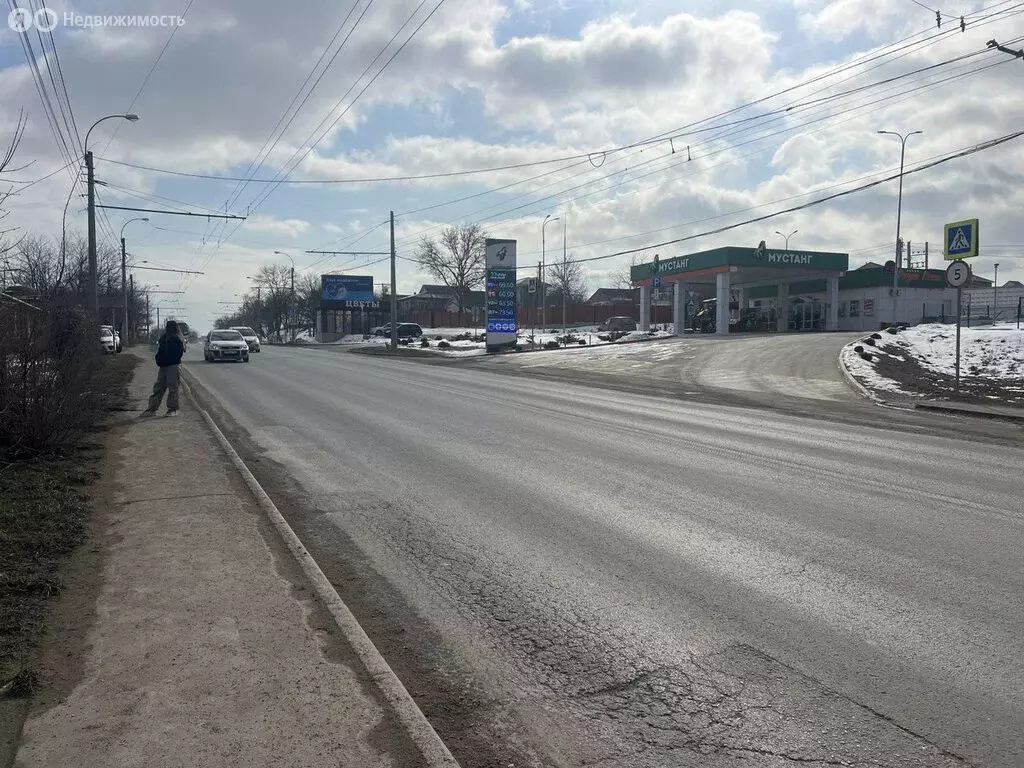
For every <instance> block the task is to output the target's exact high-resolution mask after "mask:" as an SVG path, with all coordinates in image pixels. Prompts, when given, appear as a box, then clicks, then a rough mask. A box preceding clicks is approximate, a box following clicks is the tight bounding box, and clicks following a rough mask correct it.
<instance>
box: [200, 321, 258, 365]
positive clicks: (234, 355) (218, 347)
mask: <svg viewBox="0 0 1024 768" xmlns="http://www.w3.org/2000/svg"><path fill="white" fill-rule="evenodd" d="M203 358H204V359H205V360H206V362H208V363H214V362H216V361H218V360H234V361H235V362H242V363H248V362H249V345H248V344H246V343H245V339H243V338H242V334H240V333H239V332H238V331H235V330H231V329H230V328H228V329H224V330H218V331H210V332H209V333H208V334H206V337H205V339H204V340H203Z"/></svg>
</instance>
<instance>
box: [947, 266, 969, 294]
mask: <svg viewBox="0 0 1024 768" xmlns="http://www.w3.org/2000/svg"><path fill="white" fill-rule="evenodd" d="M969 282H971V268H970V266H969V265H968V264H967V262H966V261H961V260H960V259H957V260H956V261H954V262H953V263H952V264H950V265H949V266H948V267H946V285H948V286H949V287H950V288H963V287H964V286H965V285H967V284H968V283H969Z"/></svg>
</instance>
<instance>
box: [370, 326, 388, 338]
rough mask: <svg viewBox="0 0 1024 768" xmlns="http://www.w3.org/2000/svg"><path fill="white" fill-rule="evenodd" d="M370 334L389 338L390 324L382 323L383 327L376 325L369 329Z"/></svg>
mask: <svg viewBox="0 0 1024 768" xmlns="http://www.w3.org/2000/svg"><path fill="white" fill-rule="evenodd" d="M370 333H371V334H372V335H374V336H390V335H391V323H384V325H378V326H377V327H376V328H371V329H370Z"/></svg>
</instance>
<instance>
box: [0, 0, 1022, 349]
mask: <svg viewBox="0 0 1024 768" xmlns="http://www.w3.org/2000/svg"><path fill="white" fill-rule="evenodd" d="M10 2H12V3H14V5H19V6H20V7H24V8H28V9H30V10H37V9H39V8H40V7H41V2H40V0H31V2H30V0H10ZM682 5H683V4H680V3H671V2H667V1H665V0H654V1H653V2H644V3H639V2H635V1H631V0H548V1H547V2H542V1H541V0H505V1H504V2H502V1H501V0H441V2H440V4H438V0H424V2H422V3H420V2H419V0H355V2H354V4H352V3H351V2H349V1H348V0H343V1H342V2H338V1H337V0H303V2H301V3H280V2H269V0H132V2H130V3H129V2H127V0H89V1H84V0H83V2H81V3H76V4H66V3H64V2H57V1H56V0H55V1H54V2H51V3H49V7H50V8H51V9H53V10H54V11H55V12H56V14H57V16H58V18H59V23H58V25H57V27H56V28H55V29H54V30H53V33H52V41H51V39H50V36H49V35H43V36H42V37H40V36H39V35H38V33H37V32H36V31H31V32H30V33H29V36H28V40H29V41H31V43H32V48H31V54H32V56H34V57H35V61H36V63H37V65H38V67H39V70H38V75H39V76H40V77H41V79H42V83H41V84H40V83H39V82H37V80H36V78H35V73H34V72H33V69H32V68H31V67H30V66H29V62H30V60H31V57H30V55H29V54H28V53H27V52H26V50H25V46H24V42H25V40H24V39H23V37H22V35H21V33H19V32H16V31H13V30H11V29H9V28H8V26H7V25H0V123H2V125H0V135H2V136H5V137H6V136H9V135H10V134H11V133H12V132H13V130H14V127H15V125H16V122H17V119H18V113H19V110H22V109H23V110H24V111H25V112H26V113H27V115H28V120H29V125H28V130H27V132H26V136H25V140H24V141H23V143H22V146H21V148H20V151H19V156H18V160H19V164H21V165H24V164H25V163H29V162H31V165H30V166H29V167H28V168H27V169H25V170H23V171H21V172H20V173H19V174H14V175H15V176H17V180H18V181H34V180H36V179H40V178H43V177H45V176H47V175H49V174H52V175H50V176H49V178H46V179H45V180H44V181H41V182H39V183H37V184H34V185H32V186H31V187H27V186H26V185H21V186H20V187H19V189H20V190H21V191H20V194H18V195H17V197H16V198H14V199H13V201H12V202H11V203H10V205H9V208H10V210H11V214H10V216H9V217H8V219H7V220H5V225H6V226H17V227H19V228H20V229H21V231H23V232H32V233H39V234H53V233H56V234H59V232H60V227H61V218H62V213H63V209H64V201H65V200H66V199H67V197H68V194H69V192H70V191H71V188H72V184H73V183H74V182H75V177H76V174H77V172H78V171H77V164H75V163H73V164H72V165H71V166H70V167H69V168H67V169H65V170H63V171H61V170H60V169H61V168H62V167H64V166H65V165H67V164H68V163H70V162H72V161H74V160H75V158H76V157H78V156H79V154H80V151H81V148H82V142H83V140H84V139H85V131H86V130H87V129H88V127H89V126H90V125H91V124H92V123H93V122H94V121H95V120H96V119H98V118H100V117H103V116H105V115H109V114H112V113H124V112H128V111H131V112H136V113H138V114H139V116H140V120H139V121H138V122H136V123H127V122H124V121H116V120H115V121H107V122H105V123H103V124H102V125H100V126H99V127H97V128H96V129H95V130H94V131H93V132H92V136H91V137H90V140H89V147H90V149H92V150H93V152H94V154H95V155H96V158H97V159H96V168H97V177H98V178H99V179H100V180H102V181H103V182H104V183H105V185H106V186H104V187H103V188H101V200H102V202H103V203H106V204H108V205H123V206H135V207H142V208H146V207H156V208H172V209H174V210H179V211H189V212H192V213H196V214H205V213H209V212H217V211H220V212H227V213H230V214H235V215H240V216H245V217H246V218H245V220H244V221H241V222H240V221H231V222H228V223H224V222H218V221H214V220H207V219H206V218H203V217H202V216H193V217H185V216H170V215H157V214H154V215H152V216H151V217H150V218H151V221H150V222H149V223H148V224H147V223H144V222H135V223H133V224H132V225H131V226H130V227H128V229H127V232H126V235H127V237H128V244H129V245H128V248H129V251H130V252H131V253H132V254H133V257H134V258H135V259H137V260H140V261H141V260H146V261H147V262H148V263H149V264H150V265H159V266H167V267H175V268H179V269H191V270H197V271H201V272H203V273H204V274H202V275H201V276H192V277H182V276H178V275H173V274H170V273H153V272H150V273H148V274H147V273H144V272H137V273H136V275H137V279H138V280H139V281H140V282H143V283H145V282H149V283H158V284H159V285H160V287H161V288H167V289H175V288H183V289H184V290H186V291H187V293H186V294H185V295H184V296H183V297H182V298H181V299H180V300H173V302H174V303H175V304H177V305H178V306H183V307H185V308H186V309H187V317H188V319H189V321H190V322H191V323H192V324H193V325H194V326H196V327H198V328H200V329H206V328H208V327H209V326H210V324H211V322H212V320H213V318H214V317H215V316H216V315H217V314H218V313H219V312H220V311H221V310H222V309H223V308H224V307H225V306H226V305H224V304H221V302H229V301H233V300H235V301H237V294H240V293H243V292H245V291H247V290H249V288H250V286H251V284H250V283H249V281H248V280H247V279H246V275H251V274H253V270H255V269H256V268H258V266H260V265H262V264H267V263H271V262H274V261H276V262H277V263H280V264H288V263H289V262H288V260H287V259H286V258H284V257H281V256H275V255H274V251H284V252H286V253H288V254H290V255H291V257H292V259H293V260H294V262H295V265H296V267H297V268H298V269H300V270H303V269H309V270H313V271H316V272H318V273H319V272H327V271H338V270H348V271H350V272H351V273H354V274H372V275H373V276H374V278H375V280H376V281H377V282H384V281H385V280H387V279H388V274H389V272H388V265H387V263H386V262H381V261H380V259H381V257H379V256H328V257H323V256H318V255H313V254H309V253H307V251H310V250H339V251H341V250H357V251H370V252H377V251H386V250H387V248H388V227H387V226H386V224H385V222H386V220H387V218H388V213H389V211H391V210H394V211H395V214H396V220H397V224H396V234H397V243H398V253H399V255H400V256H401V257H403V258H402V259H401V260H400V261H399V268H398V284H399V291H400V292H403V293H406V292H413V291H415V290H417V289H418V288H419V286H420V284H421V283H423V282H429V278H427V277H426V276H425V275H423V274H421V273H420V272H419V271H418V269H417V267H416V265H415V264H414V263H413V262H412V261H410V260H408V259H410V258H411V257H412V256H414V254H415V251H416V246H417V243H418V241H419V240H420V239H421V238H422V237H424V236H430V235H436V234H437V232H438V231H439V229H440V228H441V227H442V226H444V225H445V224H450V223H459V222H479V223H481V224H483V225H484V226H485V227H486V228H487V230H488V231H489V232H490V233H491V234H492V236H495V237H507V238H515V239H517V240H518V241H519V259H520V264H521V265H522V264H524V263H528V264H535V263H536V262H537V261H539V260H540V256H541V222H542V221H543V219H544V217H545V215H548V214H551V215H552V216H560V217H561V220H560V221H559V222H557V223H554V224H549V225H548V226H547V229H546V232H547V248H548V251H549V253H551V254H556V255H557V257H561V252H562V241H563V237H564V240H565V242H566V247H567V249H568V251H569V252H570V253H572V254H574V255H575V256H576V257H577V258H581V259H583V258H587V259H594V260H593V261H588V262H587V263H586V267H587V275H588V283H589V287H590V289H591V290H593V289H595V288H598V287H601V286H605V285H611V284H612V283H613V282H614V280H615V277H616V276H617V275H618V274H620V273H621V272H622V270H623V267H624V266H625V265H628V264H629V262H630V259H631V258H633V255H631V254H622V255H614V254H618V253H620V252H623V251H629V250H633V249H640V250H638V251H637V252H636V257H638V258H641V259H643V260H649V259H650V258H652V257H653V256H654V254H655V253H658V254H659V255H660V256H661V257H662V258H668V257H671V256H676V255H682V254H685V253H689V252H693V251H697V250H703V249H706V248H711V247H716V246H719V245H726V244H735V245H746V244H749V245H751V247H753V246H755V245H756V244H757V243H758V242H759V241H760V240H762V239H766V240H767V241H768V242H769V244H770V245H774V246H778V247H781V245H782V242H783V240H782V237H780V236H779V235H777V234H775V233H776V231H781V232H783V233H789V232H791V231H793V230H798V233H797V234H796V235H794V236H793V237H792V239H791V241H790V246H791V247H795V248H807V249H821V250H830V251H837V250H838V251H846V252H849V253H850V254H851V263H852V265H854V266H856V265H858V264H860V263H863V262H864V261H867V260H877V261H884V260H885V258H887V257H889V255H890V253H891V251H892V249H893V245H892V243H893V241H894V239H895V230H896V198H897V185H896V183H895V182H889V183H886V184H882V185H879V186H875V187H871V188H869V189H866V190H863V191H858V192H854V193H853V194H850V195H848V196H845V197H842V198H839V199H838V200H835V201H832V202H826V203H823V204H821V205H817V206H814V207H809V208H806V209H805V210H800V211H794V212H791V213H785V214H783V215H780V216H778V217H776V218H771V219H768V220H766V221H761V222H756V223H750V224H745V225H743V226H740V227H738V228H735V229H732V230H729V231H726V232H721V233H718V234H715V233H713V230H717V229H720V228H722V227H725V226H728V225H732V224H740V223H743V222H746V221H748V220H750V219H753V218H758V217H761V216H765V215H767V214H772V213H776V212H779V211H783V210H785V209H788V208H792V207H795V206H800V205H802V204H805V203H809V202H813V201H815V200H818V199H820V198H822V197H825V196H828V195H831V194H835V193H836V192H842V191H846V190H851V189H855V188H857V187H860V186H864V185H866V184H869V183H870V182H872V181H877V180H879V179H884V178H886V177H888V176H891V175H893V174H895V173H897V172H898V169H899V160H900V142H899V139H897V138H895V137H893V136H885V135H879V134H878V133H877V131H878V130H890V131H898V132H903V133H905V132H909V131H918V130H919V131H923V133H922V134H921V135H915V136H912V137H911V138H910V139H909V141H908V142H907V153H906V159H907V169H908V170H910V171H913V170H914V169H915V168H917V167H918V166H921V165H924V164H926V163H931V162H934V161H937V160H941V159H943V158H945V157H949V156H951V155H953V154H955V153H957V152H960V151H963V150H969V149H971V148H973V147H975V146H976V145H978V144H979V143H982V142H987V141H990V140H992V139H997V138H1000V137H1003V136H1006V135H1007V134H1011V133H1013V132H1014V131H1016V130H1020V129H1021V127H1022V126H1024V99H1021V98H1020V97H1019V93H1020V87H1021V83H1022V82H1024V66H1022V63H1021V62H1020V61H1019V60H1017V59H1014V58H1013V57H1012V56H1009V55H1007V54H1005V53H1000V52H998V51H991V50H988V49H987V47H986V42H987V41H989V40H992V39H995V40H998V41H999V42H1000V43H1002V44H1006V45H1009V46H1010V47H1012V48H1014V49H1019V48H1020V47H1021V45H1022V42H1021V40H1022V36H1024V3H1021V2H1013V1H1012V0H1008V1H1007V2H994V1H993V0H977V1H974V2H972V1H971V0H955V2H953V1H951V0H941V2H939V0H921V2H920V3H919V2H916V0H835V1H830V0H760V1H759V2H754V1H753V0H751V1H749V2H747V1H745V0H739V1H737V2H732V3H719V2H712V1H711V0H695V2H690V3H686V4H685V6H686V11H685V12H683V11H680V10H679V9H680V7H681V6H682ZM936 10H938V11H939V12H940V15H941V26H938V25H937V24H936V14H935V11H936ZM68 14H70V16H68ZM142 14H147V15H148V14H152V15H156V16H159V15H162V16H165V17H172V16H173V17H183V19H184V23H182V24H180V25H177V24H175V25H173V26H150V27H138V26H132V27H127V26H115V25H110V26H95V25H93V26H84V25H82V26H79V25H76V24H75V23H74V22H75V19H74V17H75V16H81V17H83V18H84V17H87V16H93V15H98V16H112V17H113V16H121V15H142ZM961 14H963V16H964V24H965V27H966V29H965V30H964V31H961V23H960V15H961ZM68 21H70V22H71V23H66V22H68ZM403 46H404V47H403ZM54 51H56V56H55V55H54ZM58 61H59V71H58V67H57V63H58ZM378 73H379V74H378ZM40 85H41V86H42V87H43V89H44V90H43V94H44V95H45V99H46V101H45V102H44V99H43V96H41V94H40V90H39V87H40ZM65 90H66V94H67V101H68V104H69V105H70V113H68V111H67V109H66V107H65V108H64V114H62V111H61V107H62V105H63V104H64V95H63V94H64V92H65ZM47 103H48V104H49V105H50V107H51V108H52V109H53V111H54V113H55V114H56V116H57V131H56V132H55V129H54V127H53V126H51V125H50V123H49V122H48V119H47V112H46V109H45V106H44V105H45V104H47ZM58 132H59V133H60V135H61V137H62V139H61V141H62V143H63V144H67V146H68V149H65V148H64V147H63V145H62V143H59V142H58V139H57V133H58ZM74 133H77V136H72V134H74ZM76 162H77V161H76ZM410 176H411V177H417V178H413V179H405V180H396V179H395V177H410ZM359 180H367V181H361V182H360V181H359ZM282 181H283V182H284V183H281V182H282ZM1022 181H1024V138H1022V139H1017V140H1014V141H1011V142H1008V143H1006V144H1003V145H1001V146H997V147H994V148H988V149H985V150H984V151H980V152H977V153H975V154H971V155H969V156H966V157H963V158H959V159H953V160H951V161H949V162H946V163H942V164H939V165H936V166H934V167H931V168H927V169H924V170H921V171H920V172H917V173H912V174H910V175H908V176H906V177H905V187H904V200H903V235H904V237H905V239H908V240H910V241H911V242H912V243H914V244H915V247H916V244H918V243H921V244H923V243H924V242H925V241H928V242H930V244H931V253H932V264H933V265H934V264H935V263H936V262H937V261H941V253H940V252H941V240H942V225H943V223H944V222H948V221H955V220H958V219H963V218H974V217H977V218H980V219H981V223H982V233H983V234H982V238H983V239H982V244H983V245H982V251H983V256H982V257H981V258H979V259H977V260H976V263H975V265H974V266H975V271H976V272H978V273H980V274H983V275H987V276H989V277H991V275H992V271H993V265H994V263H995V262H999V264H1000V268H999V278H1000V283H1002V282H1003V281H1004V280H1007V279H1018V280H1024V261H1022V259H1021V257H1020V254H1021V253H1024V250H1022V248H1024V217H1022V216H1020V215H1019V212H1020V210H1021V209H1022V204H1024V184H1022ZM270 182H274V183H270ZM296 182H303V183H296ZM132 215H141V214H126V213H122V212H120V211H106V212H105V217H104V221H103V222H102V224H103V226H102V228H101V237H103V238H104V239H108V240H110V241H111V242H113V240H114V239H115V238H116V236H117V234H118V233H119V232H120V230H121V226H122V225H123V224H124V222H125V221H127V220H128V218H131V216H132ZM69 216H70V218H71V221H72V222H73V224H74V226H76V227H77V228H79V229H80V230H81V231H83V232H84V229H85V214H84V210H83V209H82V205H81V202H80V198H75V199H74V200H73V202H72V205H71V208H70V211H69ZM563 223H565V225H566V226H565V229H564V231H563V228H562V225H563ZM682 238H688V239H683V240H682V241H681V242H677V243H671V244H666V243H669V241H673V240H677V239H682ZM937 253H938V254H939V255H936V254H937ZM605 256H607V257H608V258H602V259H598V258H597V257H605ZM364 265H365V266H364ZM157 274H159V277H155V275H157ZM147 277H148V279H147ZM171 301H172V300H168V301H167V302H166V304H167V305H170V304H171Z"/></svg>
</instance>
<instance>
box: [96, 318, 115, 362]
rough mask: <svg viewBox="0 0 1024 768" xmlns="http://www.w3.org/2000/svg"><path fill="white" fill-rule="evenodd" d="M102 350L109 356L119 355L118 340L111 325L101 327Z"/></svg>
mask: <svg viewBox="0 0 1024 768" xmlns="http://www.w3.org/2000/svg"><path fill="white" fill-rule="evenodd" d="M100 350H101V351H103V352H104V353H106V354H108V355H113V354H116V353H117V339H115V338H114V329H113V328H111V327H110V326H109V325H103V326H100Z"/></svg>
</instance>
